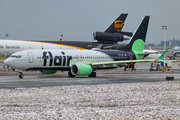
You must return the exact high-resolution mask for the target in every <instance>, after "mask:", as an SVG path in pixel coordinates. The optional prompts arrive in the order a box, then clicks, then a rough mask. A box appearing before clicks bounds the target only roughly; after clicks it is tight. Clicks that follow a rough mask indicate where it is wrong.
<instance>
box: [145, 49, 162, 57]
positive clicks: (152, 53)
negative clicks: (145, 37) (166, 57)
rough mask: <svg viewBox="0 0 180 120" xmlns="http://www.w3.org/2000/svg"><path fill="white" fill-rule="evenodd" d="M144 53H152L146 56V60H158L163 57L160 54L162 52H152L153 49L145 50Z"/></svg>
mask: <svg viewBox="0 0 180 120" xmlns="http://www.w3.org/2000/svg"><path fill="white" fill-rule="evenodd" d="M143 52H145V53H151V54H149V55H148V56H146V57H145V58H148V59H149V58H150V59H157V58H159V57H160V56H161V54H160V52H162V51H159V52H158V51H156V50H152V49H151V48H150V50H145V49H144V50H143Z"/></svg>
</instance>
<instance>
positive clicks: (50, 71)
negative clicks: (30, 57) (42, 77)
mask: <svg viewBox="0 0 180 120" xmlns="http://www.w3.org/2000/svg"><path fill="white" fill-rule="evenodd" d="M56 72H57V71H56V70H44V71H41V74H55V73H56Z"/></svg>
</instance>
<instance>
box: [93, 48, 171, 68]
mask: <svg viewBox="0 0 180 120" xmlns="http://www.w3.org/2000/svg"><path fill="white" fill-rule="evenodd" d="M168 49H169V48H168ZM168 49H166V51H164V53H163V54H162V55H161V56H160V57H159V58H158V60H159V61H162V62H165V63H167V62H166V61H164V60H162V58H163V57H164V55H165V53H166V52H167V51H168ZM155 60H156V59H141V60H125V61H110V62H98V63H90V65H92V66H93V65H107V64H121V63H122V64H123V63H134V62H145V61H155Z"/></svg>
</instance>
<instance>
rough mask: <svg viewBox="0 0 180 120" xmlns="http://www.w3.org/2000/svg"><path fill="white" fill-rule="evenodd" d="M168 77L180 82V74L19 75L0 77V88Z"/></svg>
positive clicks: (123, 81)
mask: <svg viewBox="0 0 180 120" xmlns="http://www.w3.org/2000/svg"><path fill="white" fill-rule="evenodd" d="M166 76H174V78H175V81H179V80H180V74H179V73H173V74H172V73H153V74H150V73H145V74H142V73H130V72H129V73H128V74H126V73H125V74H98V76H97V77H96V78H89V77H87V76H81V77H75V78H69V77H68V76H67V75H66V74H56V75H26V76H25V77H24V79H19V78H18V76H17V75H8V76H1V77H0V88H1V89H2V88H32V87H51V86H70V85H98V84H119V83H141V82H163V81H166Z"/></svg>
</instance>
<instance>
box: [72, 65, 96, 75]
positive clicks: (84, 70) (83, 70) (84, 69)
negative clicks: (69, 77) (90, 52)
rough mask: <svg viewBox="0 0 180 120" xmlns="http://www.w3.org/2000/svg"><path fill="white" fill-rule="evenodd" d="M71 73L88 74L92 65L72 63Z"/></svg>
mask: <svg viewBox="0 0 180 120" xmlns="http://www.w3.org/2000/svg"><path fill="white" fill-rule="evenodd" d="M71 73H72V74H73V75H90V74H91V73H92V67H91V66H90V65H88V64H83V63H77V64H74V65H72V67H71Z"/></svg>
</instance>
